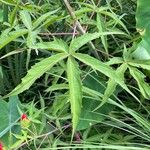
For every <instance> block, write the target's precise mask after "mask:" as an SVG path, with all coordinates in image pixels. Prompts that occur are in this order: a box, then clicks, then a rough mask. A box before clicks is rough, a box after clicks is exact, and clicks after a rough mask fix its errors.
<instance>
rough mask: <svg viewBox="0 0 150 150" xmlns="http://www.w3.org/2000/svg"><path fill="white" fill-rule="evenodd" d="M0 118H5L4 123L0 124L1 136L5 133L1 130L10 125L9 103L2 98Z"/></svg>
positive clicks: (0, 101)
mask: <svg viewBox="0 0 150 150" xmlns="http://www.w3.org/2000/svg"><path fill="white" fill-rule="evenodd" d="M0 120H1V121H2V120H3V123H1V124H0V137H2V136H3V135H2V134H1V132H2V131H3V130H4V129H5V128H6V127H7V126H8V124H9V118H8V105H7V103H6V102H5V101H3V100H0Z"/></svg>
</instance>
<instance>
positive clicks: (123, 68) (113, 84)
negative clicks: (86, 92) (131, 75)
mask: <svg viewBox="0 0 150 150" xmlns="http://www.w3.org/2000/svg"><path fill="white" fill-rule="evenodd" d="M126 70H127V64H126V63H124V64H122V65H121V66H120V67H119V68H117V70H116V73H117V74H118V75H119V77H120V78H122V79H121V80H124V73H125V71H126ZM116 86H117V83H116V82H115V80H114V79H112V78H110V79H109V81H108V85H107V88H106V90H105V92H104V95H103V98H102V102H101V104H100V105H99V106H98V107H96V109H95V110H97V109H98V108H100V107H101V106H102V105H104V104H105V103H106V102H107V101H108V98H109V97H110V96H111V95H112V94H113V93H114V91H115V89H116Z"/></svg>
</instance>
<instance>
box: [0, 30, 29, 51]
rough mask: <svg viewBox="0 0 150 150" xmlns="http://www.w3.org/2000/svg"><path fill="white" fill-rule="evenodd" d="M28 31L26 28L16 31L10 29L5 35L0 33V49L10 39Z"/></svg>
mask: <svg viewBox="0 0 150 150" xmlns="http://www.w3.org/2000/svg"><path fill="white" fill-rule="evenodd" d="M27 32H28V31H27V30H26V29H19V30H17V31H12V32H9V33H7V34H6V35H3V34H1V35H0V49H2V48H3V47H4V46H6V45H7V44H8V43H10V42H11V41H13V40H15V39H16V38H18V37H19V36H22V35H24V34H26V33H27Z"/></svg>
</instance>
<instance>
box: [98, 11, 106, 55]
mask: <svg viewBox="0 0 150 150" xmlns="http://www.w3.org/2000/svg"><path fill="white" fill-rule="evenodd" d="M96 21H97V28H98V30H99V33H103V32H105V31H106V29H105V26H104V20H103V18H102V16H101V15H100V14H99V13H97V19H96ZM101 41H102V44H103V46H104V48H105V51H106V52H107V54H108V43H107V36H104V35H102V36H101Z"/></svg>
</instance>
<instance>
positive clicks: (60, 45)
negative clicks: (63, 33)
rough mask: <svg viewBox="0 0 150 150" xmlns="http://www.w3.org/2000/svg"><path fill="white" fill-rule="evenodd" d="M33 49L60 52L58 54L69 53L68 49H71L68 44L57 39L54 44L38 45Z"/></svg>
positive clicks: (44, 43) (42, 43) (43, 43)
mask: <svg viewBox="0 0 150 150" xmlns="http://www.w3.org/2000/svg"><path fill="white" fill-rule="evenodd" d="M32 48H35V49H46V50H52V51H58V52H68V49H69V48H68V45H67V43H66V42H64V41H63V40H61V39H57V38H55V39H54V41H52V42H41V43H37V44H36V45H35V46H33V47H32Z"/></svg>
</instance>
